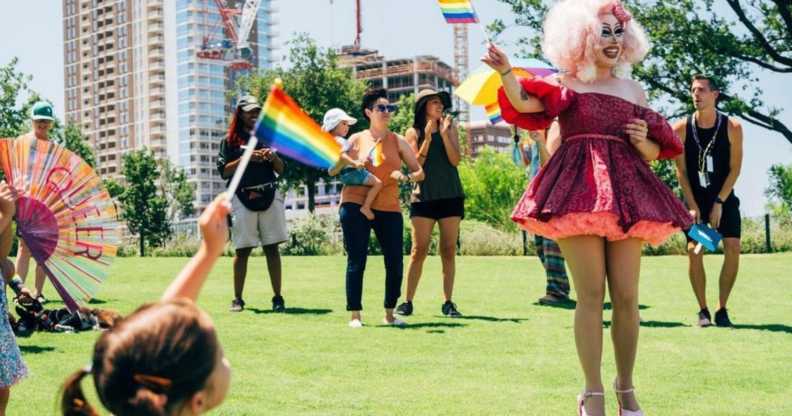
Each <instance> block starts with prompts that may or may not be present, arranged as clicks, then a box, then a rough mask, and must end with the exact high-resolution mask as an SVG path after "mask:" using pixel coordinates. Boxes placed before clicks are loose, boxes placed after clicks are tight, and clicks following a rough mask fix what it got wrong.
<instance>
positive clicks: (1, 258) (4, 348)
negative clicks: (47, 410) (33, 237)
mask: <svg viewBox="0 0 792 416" xmlns="http://www.w3.org/2000/svg"><path fill="white" fill-rule="evenodd" d="M15 212H16V192H15V191H14V190H13V189H12V188H11V187H9V186H8V185H7V184H6V183H5V181H3V182H0V269H1V270H2V275H3V285H2V288H0V314H2V317H1V318H0V416H5V414H6V406H8V399H9V396H10V395H11V386H13V385H14V384H16V382H18V381H19V380H20V379H22V377H24V376H25V375H27V367H26V366H25V363H24V362H23V361H22V354H21V353H20V351H19V346H17V343H16V337H15V336H14V331H13V330H12V329H11V323H10V322H9V321H8V312H7V310H8V300H7V299H6V290H5V285H6V283H7V284H8V285H9V286H11V288H12V289H13V290H14V292H16V293H17V295H20V294H22V295H25V296H30V292H28V291H27V289H24V288H23V287H22V280H21V279H20V278H18V277H14V263H12V262H11V261H10V260H8V253H9V252H10V251H11V245H12V243H13V241H14V233H13V232H12V230H11V220H12V219H13V217H14V213H15Z"/></svg>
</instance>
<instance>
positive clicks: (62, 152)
mask: <svg viewBox="0 0 792 416" xmlns="http://www.w3.org/2000/svg"><path fill="white" fill-rule="evenodd" d="M0 167H2V169H3V172H4V173H5V177H6V182H7V183H9V184H10V185H11V186H12V187H13V188H14V189H16V190H17V192H18V193H19V197H18V199H17V204H16V216H15V218H16V223H17V234H18V235H19V236H20V238H21V239H22V241H24V243H25V245H26V246H27V247H28V249H29V250H30V253H31V256H32V257H33V258H34V259H35V260H36V262H37V263H38V264H39V265H40V266H41V267H42V268H43V269H44V271H45V273H46V275H47V276H48V277H49V279H50V281H51V282H52V285H53V286H54V287H55V289H56V291H57V292H58V295H60V297H61V298H62V299H63V302H64V303H65V304H66V307H68V308H69V309H70V310H72V311H75V310H77V308H78V307H79V306H80V305H81V304H84V303H87V302H88V301H89V300H90V299H91V298H92V297H93V296H94V295H95V294H96V293H97V291H98V290H99V286H100V285H101V284H102V282H104V281H105V279H107V275H108V270H109V268H110V264H111V263H112V261H113V259H114V258H115V256H116V252H117V250H118V245H119V243H120V241H121V227H120V224H119V223H118V221H117V212H116V207H115V204H114V203H113V200H112V199H111V198H110V195H109V194H108V193H107V191H106V190H105V189H104V186H103V185H102V181H101V179H100V178H99V176H97V174H96V173H95V172H94V171H93V169H92V168H91V167H90V166H89V165H88V164H87V163H85V161H83V160H82V159H81V158H80V157H79V156H77V155H75V154H74V153H72V152H70V151H69V150H67V149H66V148H65V147H63V146H60V145H57V144H54V143H51V142H48V141H44V140H35V139H32V138H19V139H2V140H0Z"/></svg>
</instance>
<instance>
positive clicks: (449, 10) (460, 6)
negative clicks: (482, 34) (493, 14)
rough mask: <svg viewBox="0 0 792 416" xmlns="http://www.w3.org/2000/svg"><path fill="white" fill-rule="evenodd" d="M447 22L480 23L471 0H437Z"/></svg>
mask: <svg viewBox="0 0 792 416" xmlns="http://www.w3.org/2000/svg"><path fill="white" fill-rule="evenodd" d="M437 3H438V4H439V5H440V10H442V11H443V17H445V19H446V22H447V23H478V16H476V11H475V10H474V9H473V5H472V4H471V3H470V0H437Z"/></svg>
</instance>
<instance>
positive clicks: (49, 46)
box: [0, 0, 792, 216]
mask: <svg viewBox="0 0 792 416" xmlns="http://www.w3.org/2000/svg"><path fill="white" fill-rule="evenodd" d="M47 3H53V4H52V5H51V6H50V7H42V6H41V4H40V2H37V1H29V2H13V3H12V4H10V5H7V7H6V12H7V14H6V15H8V16H16V18H14V19H5V21H4V24H3V25H0V39H3V41H2V42H3V45H2V47H0V64H5V63H7V62H8V61H9V60H10V59H11V58H12V57H14V56H17V57H19V58H20V62H19V65H18V68H19V69H20V70H21V71H23V72H25V73H27V74H31V75H33V81H32V83H31V86H32V88H33V89H34V90H36V91H38V92H39V93H41V94H42V95H44V96H45V97H47V98H49V99H51V100H52V101H53V102H54V103H55V111H56V112H57V113H62V110H63V35H62V8H61V6H60V3H61V2H60V1H57V0H48V1H47ZM354 3H355V1H354V0H333V1H331V0H277V1H276V2H275V4H276V7H277V8H278V13H277V15H276V19H277V21H278V22H279V23H278V27H277V29H276V30H277V32H279V34H280V35H279V38H278V43H279V44H280V47H281V50H280V52H281V53H283V52H285V50H286V47H285V46H284V45H283V43H284V42H285V41H286V40H287V39H289V38H291V36H292V34H294V33H298V32H305V33H308V34H310V35H311V36H312V37H314V38H315V39H317V41H318V42H319V44H320V45H322V46H336V47H337V46H341V45H346V44H351V43H352V40H353V39H354V37H355V34H354V32H355V20H354V18H355V16H354ZM362 3H363V35H362V39H363V42H362V43H363V47H366V48H371V49H378V50H380V52H381V53H383V54H384V55H385V56H386V57H389V58H398V57H410V56H415V55H435V56H438V57H440V58H441V59H443V60H444V61H446V62H448V63H449V64H450V63H452V62H453V37H452V28H451V26H450V25H446V24H445V23H444V21H443V19H442V16H441V15H440V11H439V10H438V8H437V5H436V2H435V1H433V0H399V1H392V0H366V1H364V2H362ZM53 6H54V7H53ZM477 7H478V12H479V15H480V18H481V20H482V21H483V22H490V21H492V20H493V19H496V18H500V19H503V20H504V21H505V22H510V21H512V16H511V13H510V10H509V8H508V7H506V6H504V5H503V4H502V3H500V2H497V1H495V0H486V1H479V2H478V3H477ZM520 32H521V29H520V28H514V29H510V31H509V32H507V35H506V36H505V40H506V41H507V42H508V41H509V40H513V39H514V38H516V37H517V36H519V35H520V34H521V33H520ZM469 36H470V66H471V69H474V68H476V67H477V66H478V65H479V61H478V59H479V57H480V56H481V54H482V53H483V51H484V50H483V47H482V44H483V34H482V32H481V30H479V29H478V28H477V27H475V26H471V27H470V32H469ZM506 50H507V52H509V53H510V54H514V53H516V52H517V50H516V48H513V47H508V46H507V47H506ZM761 76H762V84H761V87H762V88H763V89H764V91H765V97H764V98H765V100H766V102H767V103H768V104H771V105H775V106H777V107H780V108H782V109H783V112H782V114H781V120H782V121H783V122H784V123H786V125H787V126H792V94H790V89H789V85H790V81H792V76H790V75H787V76H786V78H783V77H782V76H779V75H775V74H762V75H761ZM473 116H474V118H483V112H481V111H477V112H474V113H473ZM743 126H744V133H745V140H744V145H745V158H744V161H743V170H742V174H741V176H740V179H739V180H738V182H737V186H736V192H737V195H738V196H739V197H740V199H741V202H742V203H741V206H742V210H743V214H744V215H749V216H756V215H761V214H763V213H764V212H765V208H764V207H765V203H766V198H765V196H764V189H765V188H766V187H767V169H768V168H769V167H770V165H772V164H773V163H789V162H790V161H792V144H790V143H789V142H787V141H786V140H785V139H784V138H783V137H782V136H781V135H779V134H777V133H772V132H768V131H766V130H762V129H760V128H757V127H754V126H752V125H750V124H748V123H747V122H743Z"/></svg>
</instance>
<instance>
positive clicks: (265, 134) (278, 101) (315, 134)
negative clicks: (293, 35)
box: [255, 82, 341, 169]
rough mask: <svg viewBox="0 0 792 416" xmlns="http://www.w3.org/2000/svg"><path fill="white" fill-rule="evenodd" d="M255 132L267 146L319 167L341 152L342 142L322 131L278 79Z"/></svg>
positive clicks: (335, 157)
mask: <svg viewBox="0 0 792 416" xmlns="http://www.w3.org/2000/svg"><path fill="white" fill-rule="evenodd" d="M255 135H256V137H257V138H258V139H259V140H261V142H262V143H263V144H264V145H265V146H267V147H271V148H273V149H275V150H277V151H278V152H279V153H281V154H283V155H285V156H287V157H289V158H291V159H293V160H295V161H297V162H300V163H303V164H305V165H308V166H312V167H315V168H319V169H329V168H331V167H333V165H335V164H336V162H337V161H338V158H339V156H340V155H341V145H340V144H338V142H336V141H335V139H334V138H333V136H332V135H330V133H328V132H325V131H322V128H321V127H320V126H319V124H317V123H316V122H315V121H314V120H313V119H312V118H311V117H310V116H309V115H308V114H306V113H305V111H303V110H302V109H301V108H300V106H298V105H297V103H296V102H294V100H293V99H292V98H291V97H289V96H288V95H286V93H285V92H284V91H283V88H282V87H281V85H280V84H279V83H277V82H276V83H275V84H274V85H273V86H272V90H270V93H269V96H268V97H267V101H266V102H265V103H264V107H263V108H262V109H261V115H260V116H259V120H258V122H257V123H256V129H255Z"/></svg>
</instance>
